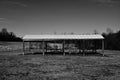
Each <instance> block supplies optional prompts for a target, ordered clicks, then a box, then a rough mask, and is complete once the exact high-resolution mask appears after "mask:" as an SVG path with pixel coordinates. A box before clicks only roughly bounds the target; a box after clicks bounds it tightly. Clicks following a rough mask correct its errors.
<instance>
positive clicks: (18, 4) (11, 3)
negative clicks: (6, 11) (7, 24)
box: [1, 1, 28, 7]
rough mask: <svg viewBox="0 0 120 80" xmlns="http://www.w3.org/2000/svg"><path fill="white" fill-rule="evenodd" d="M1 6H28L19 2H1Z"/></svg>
mask: <svg viewBox="0 0 120 80" xmlns="http://www.w3.org/2000/svg"><path fill="white" fill-rule="evenodd" d="M1 3H2V4H3V5H17V6H21V7H27V6H28V5H26V4H24V3H21V2H15V1H2V2H1Z"/></svg>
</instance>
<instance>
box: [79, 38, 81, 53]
mask: <svg viewBox="0 0 120 80" xmlns="http://www.w3.org/2000/svg"><path fill="white" fill-rule="evenodd" d="M78 43H79V44H78V47H79V53H80V43H81V42H80V40H79V41H78Z"/></svg>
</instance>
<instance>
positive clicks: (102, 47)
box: [102, 40, 104, 56]
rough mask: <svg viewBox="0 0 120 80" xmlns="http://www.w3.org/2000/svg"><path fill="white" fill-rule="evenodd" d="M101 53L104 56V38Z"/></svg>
mask: <svg viewBox="0 0 120 80" xmlns="http://www.w3.org/2000/svg"><path fill="white" fill-rule="evenodd" d="M102 54H103V56H104V40H102Z"/></svg>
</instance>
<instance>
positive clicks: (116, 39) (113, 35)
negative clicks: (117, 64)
mask: <svg viewBox="0 0 120 80" xmlns="http://www.w3.org/2000/svg"><path fill="white" fill-rule="evenodd" d="M102 35H103V37H104V38H105V39H104V41H105V49H108V50H120V30H119V31H117V32H113V30H111V29H110V28H108V29H107V32H106V33H102Z"/></svg>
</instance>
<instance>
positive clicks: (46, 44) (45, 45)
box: [45, 42, 47, 52]
mask: <svg viewBox="0 0 120 80" xmlns="http://www.w3.org/2000/svg"><path fill="white" fill-rule="evenodd" d="M45 47H46V52H47V42H46V43H45Z"/></svg>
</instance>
